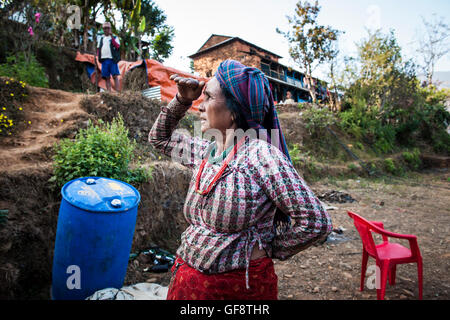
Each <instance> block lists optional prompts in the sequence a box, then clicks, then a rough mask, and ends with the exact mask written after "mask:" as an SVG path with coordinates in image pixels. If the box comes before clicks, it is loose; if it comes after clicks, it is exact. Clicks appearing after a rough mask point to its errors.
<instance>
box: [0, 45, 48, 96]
mask: <svg viewBox="0 0 450 320" xmlns="http://www.w3.org/2000/svg"><path fill="white" fill-rule="evenodd" d="M0 76H6V77H13V78H16V79H19V80H22V81H25V82H27V83H28V84H30V85H32V86H35V87H44V88H48V78H47V75H46V74H45V69H44V67H42V66H41V65H40V64H39V62H38V61H37V60H36V58H35V56H34V55H33V54H31V55H30V57H29V59H28V60H27V59H26V57H25V54H24V53H23V52H20V53H18V54H17V55H10V56H8V57H7V58H6V63H4V64H0Z"/></svg>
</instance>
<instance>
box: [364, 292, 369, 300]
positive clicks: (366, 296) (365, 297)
mask: <svg viewBox="0 0 450 320" xmlns="http://www.w3.org/2000/svg"><path fill="white" fill-rule="evenodd" d="M362 297H363V298H364V299H369V298H370V294H368V293H365V294H363V295H362Z"/></svg>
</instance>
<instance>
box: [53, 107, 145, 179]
mask: <svg viewBox="0 0 450 320" xmlns="http://www.w3.org/2000/svg"><path fill="white" fill-rule="evenodd" d="M135 148H136V141H134V140H130V139H129V138H128V129H126V128H125V126H124V123H123V119H122V116H121V115H120V114H119V116H118V117H117V118H114V119H113V121H112V122H111V123H107V124H105V123H104V122H103V121H101V120H99V125H98V126H95V125H93V124H92V123H89V126H88V128H87V129H81V130H80V132H79V133H78V134H77V136H76V137H75V140H74V141H71V140H69V139H64V140H62V141H61V142H60V144H59V145H58V144H57V145H55V155H54V177H53V178H52V180H53V181H55V182H56V183H57V185H58V186H62V185H63V184H64V183H66V182H68V181H70V180H72V179H76V178H79V177H87V176H98V177H107V178H113V179H118V180H121V181H125V182H127V183H131V184H133V183H134V182H137V183H139V182H143V181H146V180H147V179H148V178H150V175H151V172H150V171H149V170H145V169H143V168H136V169H131V168H130V166H129V165H130V162H131V160H132V159H133V157H134V155H133V151H134V149H135Z"/></svg>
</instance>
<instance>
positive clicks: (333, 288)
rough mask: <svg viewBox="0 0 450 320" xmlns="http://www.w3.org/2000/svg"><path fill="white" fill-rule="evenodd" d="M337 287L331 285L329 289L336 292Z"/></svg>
mask: <svg viewBox="0 0 450 320" xmlns="http://www.w3.org/2000/svg"><path fill="white" fill-rule="evenodd" d="M338 290H339V289H338V288H337V287H331V291H333V292H337V291H338Z"/></svg>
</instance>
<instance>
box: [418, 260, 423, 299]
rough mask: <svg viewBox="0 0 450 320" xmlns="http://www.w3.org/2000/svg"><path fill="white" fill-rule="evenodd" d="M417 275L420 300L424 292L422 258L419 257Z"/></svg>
mask: <svg viewBox="0 0 450 320" xmlns="http://www.w3.org/2000/svg"><path fill="white" fill-rule="evenodd" d="M417 275H418V278H419V300H422V293H423V270H422V258H421V257H419V260H417Z"/></svg>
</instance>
